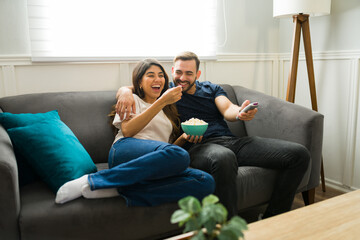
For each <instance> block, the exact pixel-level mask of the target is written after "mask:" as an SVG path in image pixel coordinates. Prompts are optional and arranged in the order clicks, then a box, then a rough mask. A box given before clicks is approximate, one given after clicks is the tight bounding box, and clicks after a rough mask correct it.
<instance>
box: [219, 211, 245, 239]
mask: <svg viewBox="0 0 360 240" xmlns="http://www.w3.org/2000/svg"><path fill="white" fill-rule="evenodd" d="M246 229H247V223H246V221H245V220H244V219H242V218H240V217H238V216H235V217H233V218H231V220H230V221H229V222H228V223H226V224H224V225H223V227H222V228H221V232H220V235H221V236H222V238H221V239H222V240H228V239H229V240H230V239H239V238H240V237H244V233H243V230H246ZM219 239H220V238H219Z"/></svg>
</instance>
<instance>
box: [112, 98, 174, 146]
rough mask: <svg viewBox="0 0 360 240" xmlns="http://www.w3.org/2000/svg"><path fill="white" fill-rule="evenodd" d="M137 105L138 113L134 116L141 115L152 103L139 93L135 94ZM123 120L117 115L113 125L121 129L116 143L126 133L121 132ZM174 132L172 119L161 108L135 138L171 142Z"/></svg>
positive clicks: (133, 115)
mask: <svg viewBox="0 0 360 240" xmlns="http://www.w3.org/2000/svg"><path fill="white" fill-rule="evenodd" d="M133 96H134V101H135V106H136V114H131V115H132V117H135V116H136V115H139V114H140V113H142V112H144V111H145V110H146V109H147V108H148V107H150V106H151V104H150V103H147V102H144V101H143V100H142V99H141V98H139V96H138V95H136V94H133ZM121 122H122V121H121V120H120V116H119V115H118V114H116V115H115V118H114V121H113V125H114V126H115V127H116V128H117V129H119V131H118V134H117V135H116V137H115V141H114V143H115V142H116V141H117V140H119V139H120V138H123V137H124V135H123V134H122V132H121ZM171 132H172V125H171V122H170V120H169V119H168V118H167V117H166V115H165V113H164V111H163V110H161V111H160V112H159V113H158V114H157V115H156V116H155V117H154V118H153V119H151V121H150V122H149V123H148V124H147V125H146V126H145V127H144V128H143V129H142V130H141V131H140V132H138V133H137V134H136V135H134V136H133V138H138V139H148V140H156V141H162V142H169V138H170V134H171Z"/></svg>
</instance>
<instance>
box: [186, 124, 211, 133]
mask: <svg viewBox="0 0 360 240" xmlns="http://www.w3.org/2000/svg"><path fill="white" fill-rule="evenodd" d="M181 128H182V130H183V131H184V132H185V133H186V134H187V135H191V136H202V135H204V133H205V132H206V130H207V128H208V124H207V123H204V124H200V125H193V124H186V123H181Z"/></svg>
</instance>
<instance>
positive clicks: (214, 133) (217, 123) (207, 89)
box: [170, 81, 234, 139]
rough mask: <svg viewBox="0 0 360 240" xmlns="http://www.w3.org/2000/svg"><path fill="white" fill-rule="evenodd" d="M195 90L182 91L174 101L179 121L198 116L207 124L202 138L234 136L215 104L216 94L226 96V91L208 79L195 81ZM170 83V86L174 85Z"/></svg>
mask: <svg viewBox="0 0 360 240" xmlns="http://www.w3.org/2000/svg"><path fill="white" fill-rule="evenodd" d="M195 84H196V92H195V93H194V94H187V93H183V95H182V97H181V100H179V101H178V102H176V106H177V109H178V112H179V114H180V120H181V122H184V121H186V120H189V119H190V118H198V119H201V120H204V121H205V122H207V123H208V124H209V126H208V129H207V130H206V132H205V133H204V139H206V138H210V137H219V136H234V135H233V134H232V133H231V132H230V129H229V127H228V126H227V124H226V122H225V120H224V117H223V115H222V114H221V113H220V111H219V110H218V108H217V106H216V104H215V98H216V97H218V96H221V95H223V96H225V97H227V94H226V92H225V91H224V90H223V89H222V87H220V86H219V85H216V84H213V83H211V82H209V81H205V82H199V81H196V82H195ZM174 86H175V85H174V83H173V82H171V83H170V87H174Z"/></svg>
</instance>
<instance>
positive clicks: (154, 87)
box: [151, 85, 161, 91]
mask: <svg viewBox="0 0 360 240" xmlns="http://www.w3.org/2000/svg"><path fill="white" fill-rule="evenodd" d="M151 88H152V89H153V90H156V91H159V90H160V88H161V86H160V85H153V86H151Z"/></svg>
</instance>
